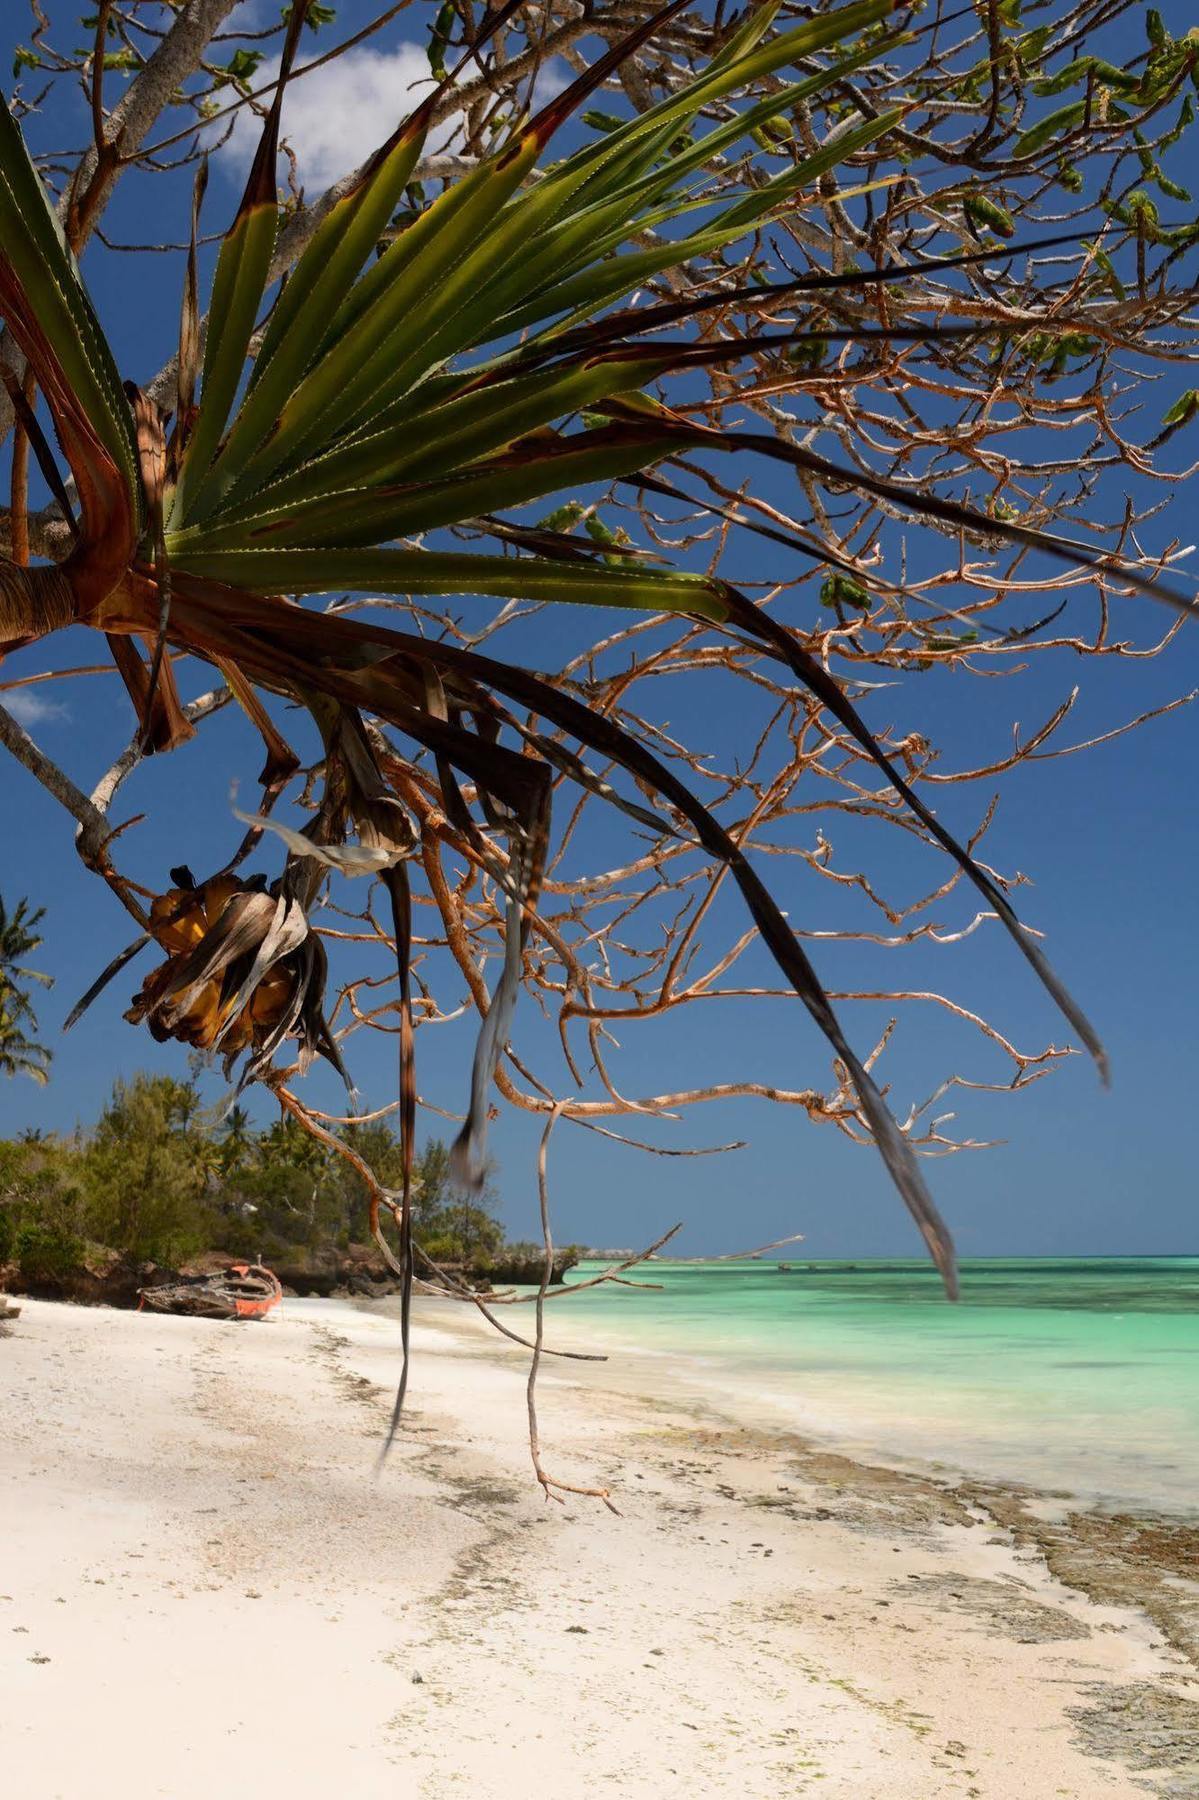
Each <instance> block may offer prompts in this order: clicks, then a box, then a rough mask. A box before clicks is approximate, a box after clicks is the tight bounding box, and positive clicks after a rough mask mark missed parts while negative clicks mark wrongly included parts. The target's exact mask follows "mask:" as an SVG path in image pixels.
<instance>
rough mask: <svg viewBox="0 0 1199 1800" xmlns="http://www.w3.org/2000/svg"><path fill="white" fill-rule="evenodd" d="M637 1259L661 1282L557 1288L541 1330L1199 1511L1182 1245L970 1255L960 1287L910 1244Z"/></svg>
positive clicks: (877, 1430) (915, 1445)
mask: <svg viewBox="0 0 1199 1800" xmlns="http://www.w3.org/2000/svg"><path fill="white" fill-rule="evenodd" d="M596 1268H598V1265H595V1266H592V1265H584V1266H582V1267H581V1268H579V1269H577V1270H575V1271H572V1275H571V1277H570V1279H571V1280H579V1279H581V1278H583V1277H585V1276H586V1275H587V1274H589V1273H593V1272H595V1269H596ZM634 1274H635V1275H637V1276H639V1277H641V1278H643V1279H647V1280H653V1281H655V1282H660V1283H661V1284H662V1291H661V1292H651V1291H644V1290H641V1291H634V1290H633V1289H630V1288H624V1287H614V1286H605V1287H602V1288H598V1289H593V1290H591V1291H590V1292H586V1293H580V1294H577V1295H575V1296H573V1297H571V1298H570V1299H561V1300H558V1301H556V1302H554V1303H553V1304H552V1305H551V1306H550V1307H549V1309H548V1316H549V1320H550V1322H551V1326H552V1335H551V1338H550V1341H553V1339H554V1338H556V1339H557V1341H559V1342H565V1341H567V1340H569V1342H570V1343H571V1344H572V1345H573V1344H574V1343H575V1342H576V1340H579V1341H581V1340H583V1339H586V1340H589V1341H591V1342H593V1343H594V1344H595V1347H596V1348H597V1349H603V1350H607V1351H608V1352H609V1353H610V1354H611V1355H612V1358H613V1367H614V1369H615V1370H618V1371H620V1370H626V1369H627V1368H628V1367H629V1366H630V1364H634V1365H636V1366H637V1367H639V1368H640V1369H641V1371H642V1373H643V1374H646V1375H648V1376H649V1377H650V1379H651V1380H652V1378H653V1371H654V1369H657V1371H658V1372H659V1374H660V1375H661V1377H662V1378H663V1379H664V1380H665V1382H666V1383H668V1384H669V1385H671V1386H673V1385H675V1384H677V1383H680V1382H681V1383H682V1384H683V1385H684V1386H685V1387H687V1389H688V1390H689V1391H690V1392H693V1393H706V1394H708V1395H709V1396H710V1397H711V1399H712V1400H713V1402H714V1404H716V1405H717V1406H721V1407H723V1408H725V1409H730V1408H731V1409H735V1410H736V1412H737V1413H738V1415H739V1416H742V1417H747V1416H750V1417H755V1418H760V1419H762V1420H763V1421H769V1422H772V1423H776V1424H777V1423H783V1424H789V1425H791V1426H793V1427H795V1428H796V1429H799V1430H805V1431H807V1432H809V1433H814V1434H817V1435H820V1436H823V1437H825V1438H828V1439H832V1440H836V1441H838V1442H840V1443H843V1444H845V1445H846V1446H847V1447H852V1448H856V1449H859V1450H861V1449H873V1450H876V1451H881V1452H883V1453H884V1454H887V1455H890V1456H894V1457H898V1458H901V1459H908V1458H914V1459H918V1460H920V1461H922V1462H929V1461H936V1462H940V1463H943V1464H947V1465H949V1466H950V1467H956V1468H964V1469H967V1470H970V1471H973V1472H977V1473H981V1474H986V1475H989V1476H993V1477H1000V1478H1004V1479H1009V1480H1019V1481H1027V1482H1031V1483H1033V1484H1035V1485H1037V1486H1040V1487H1047V1488H1050V1489H1054V1490H1059V1491H1067V1492H1070V1493H1074V1494H1079V1495H1084V1496H1087V1497H1096V1496H1097V1497H1101V1498H1103V1499H1105V1500H1107V1501H1109V1502H1112V1503H1117V1504H1125V1503H1129V1502H1131V1503H1134V1504H1137V1505H1142V1506H1157V1507H1168V1508H1170V1509H1171V1510H1174V1511H1185V1512H1188V1513H1190V1512H1194V1511H1199V1257H1155V1258H1149V1257H1144V1258H1129V1259H1126V1260H1125V1259H1119V1260H1117V1259H1114V1258H1094V1259H1085V1260H1065V1259H1054V1260H1049V1259H1045V1260H1036V1261H1006V1260H1005V1261H986V1262H981V1261H980V1262H967V1263H965V1264H964V1266H963V1270H962V1300H961V1302H960V1304H959V1305H957V1306H950V1305H948V1304H947V1303H946V1302H945V1301H944V1300H943V1299H942V1298H941V1294H940V1287H939V1284H938V1281H937V1278H936V1276H935V1275H934V1274H933V1273H932V1272H931V1270H930V1269H929V1268H928V1266H927V1265H926V1264H923V1263H917V1262H912V1263H906V1262H887V1263H881V1262H874V1263H871V1262H859V1263H856V1264H846V1263H808V1262H803V1261H800V1260H798V1259H796V1260H793V1261H792V1263H791V1267H790V1271H789V1272H783V1271H780V1270H779V1268H778V1267H777V1265H776V1263H775V1262H774V1261H763V1262H760V1263H749V1264H729V1263H725V1264H713V1263H708V1264H670V1263H655V1264H653V1265H651V1266H650V1267H649V1268H646V1269H643V1270H639V1271H634ZM622 1350H623V1351H626V1352H630V1353H636V1354H634V1355H632V1356H631V1357H630V1356H622V1355H621V1354H620V1353H621V1351H622ZM646 1357H648V1358H650V1359H652V1360H651V1361H650V1362H649V1363H646V1362H645V1361H644V1360H643V1359H645V1358H646ZM663 1359H664V1360H663Z"/></svg>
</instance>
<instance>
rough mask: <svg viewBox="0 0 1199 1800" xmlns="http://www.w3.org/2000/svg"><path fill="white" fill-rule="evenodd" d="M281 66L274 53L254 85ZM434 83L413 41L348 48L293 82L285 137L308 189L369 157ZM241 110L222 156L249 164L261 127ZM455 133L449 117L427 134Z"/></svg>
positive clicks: (436, 140) (436, 144) (440, 140)
mask: <svg viewBox="0 0 1199 1800" xmlns="http://www.w3.org/2000/svg"><path fill="white" fill-rule="evenodd" d="M278 67H279V65H278V61H277V60H274V61H272V62H264V63H263V64H262V65H261V66H260V68H259V69H258V71H257V73H256V75H255V77H254V86H255V87H261V86H262V85H263V83H264V82H267V81H270V80H271V78H272V76H274V75H275V74H276V73H277V71H278ZM431 86H432V81H431V77H430V74H429V61H428V58H427V57H426V55H425V53H424V51H423V50H418V49H417V47H416V46H415V45H414V44H401V45H400V46H399V47H398V48H397V49H395V50H392V51H385V50H369V49H362V50H350V51H347V53H346V54H345V55H344V56H339V57H338V58H337V60H336V62H331V63H326V64H325V65H324V67H323V68H320V69H315V70H314V71H313V73H312V74H311V75H305V76H304V77H303V79H302V80H299V81H294V82H292V83H291V84H290V85H289V87H288V90H287V96H286V98H285V100H284V102H283V136H284V137H285V138H286V139H287V141H288V143H289V145H290V146H291V149H292V151H293V153H294V155H295V157H296V161H297V163H298V164H299V171H300V180H301V181H302V182H303V184H304V186H305V188H306V189H307V190H308V192H309V194H310V195H313V194H316V193H319V192H321V191H322V190H323V189H324V188H327V187H328V186H329V185H330V183H331V182H334V181H337V180H338V178H339V177H340V176H342V175H348V174H350V172H351V171H352V170H353V169H357V168H358V167H359V166H360V165H361V164H362V163H364V162H365V161H366V160H367V158H368V157H369V156H370V155H371V153H372V152H373V151H375V150H377V149H378V148H379V145H380V144H383V143H386V141H387V139H388V138H389V137H390V136H391V134H392V132H393V131H394V130H395V128H396V126H397V125H398V124H399V123H400V120H401V119H405V118H407V116H408V114H409V113H410V112H412V111H413V110H414V109H415V108H416V107H417V106H419V104H420V102H421V101H422V100H423V99H424V98H425V96H426V95H427V94H428V93H429V92H430V90H431ZM236 117H237V123H236V125H235V127H234V130H233V132H232V134H231V136H230V138H229V141H228V144H227V145H226V147H225V155H226V157H227V158H228V159H229V160H230V161H231V162H236V163H237V164H238V165H239V167H240V168H245V167H246V166H247V165H248V163H249V162H250V160H251V158H252V156H253V154H254V150H255V147H256V145H257V143H258V137H259V134H260V132H261V130H262V126H261V123H260V122H259V120H258V119H257V118H256V117H255V115H254V114H253V113H252V112H251V111H250V110H249V109H248V108H243V110H242V111H241V112H240V113H238V114H237V116H236ZM452 132H453V122H452V121H449V122H447V124H446V126H443V127H442V128H441V131H440V133H439V134H435V135H434V136H433V137H431V138H430V141H429V148H430V149H431V150H436V149H441V148H443V147H444V145H445V143H446V142H447V140H448V138H449V137H450V136H451V135H452Z"/></svg>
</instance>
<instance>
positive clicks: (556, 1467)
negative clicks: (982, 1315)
mask: <svg viewBox="0 0 1199 1800" xmlns="http://www.w3.org/2000/svg"><path fill="white" fill-rule="evenodd" d="M527 1312H528V1309H522V1315H527ZM529 1323H530V1321H529V1319H528V1318H527V1316H522V1319H521V1327H520V1328H521V1329H522V1330H524V1329H525V1327H526V1325H527V1324H529ZM527 1364H528V1358H527V1353H526V1352H524V1351H523V1350H521V1349H519V1348H518V1347H517V1346H515V1345H511V1344H507V1343H505V1342H504V1340H502V1339H497V1338H496V1337H495V1336H494V1335H493V1334H492V1333H491V1332H490V1329H489V1328H488V1327H487V1326H486V1324H485V1323H484V1322H483V1321H482V1320H480V1319H478V1317H477V1315H474V1314H473V1312H470V1313H468V1312H467V1310H466V1309H455V1310H454V1311H453V1313H452V1314H451V1313H450V1311H449V1308H448V1306H447V1305H446V1303H438V1302H428V1303H421V1304H420V1305H419V1306H418V1308H417V1319H416V1327H415V1332H414V1373H413V1383H412V1388H411V1406H410V1412H409V1415H408V1417H407V1419H406V1421H405V1423H404V1425H403V1427H402V1431H401V1436H400V1439H399V1441H398V1443H397V1444H396V1447H395V1449H394V1451H393V1453H392V1456H391V1457H390V1458H389V1460H388V1462H387V1464H386V1465H385V1467H384V1469H383V1470H382V1472H381V1474H379V1475H378V1476H376V1474H375V1463H376V1460H377V1456H378V1450H379V1446H380V1443H381V1440H382V1435H383V1433H384V1431H385V1428H386V1421H387V1417H388V1413H389V1410H390V1405H391V1400H392V1394H393V1391H394V1382H395V1378H396V1375H397V1372H398V1332H397V1330H396V1326H395V1322H394V1320H392V1319H390V1318H388V1317H386V1316H385V1315H381V1314H380V1311H379V1309H378V1308H377V1307H374V1306H369V1305H368V1306H366V1307H354V1306H351V1305H348V1304H346V1303H342V1302H315V1303H309V1302H298V1303H285V1305H284V1308H283V1309H281V1314H280V1315H279V1316H277V1317H275V1318H273V1319H272V1320H270V1321H268V1322H266V1323H264V1324H261V1325H247V1326H229V1325H223V1324H218V1323H213V1322H210V1321H204V1320H193V1319H171V1318H152V1317H150V1316H149V1315H145V1314H142V1315H138V1314H128V1313H119V1312H112V1311H108V1310H107V1309H85V1308H76V1307H64V1306H60V1305H55V1304H52V1303H46V1302H41V1303H39V1302H28V1301H26V1302H23V1303H22V1315H21V1318H20V1321H19V1322H18V1324H17V1325H16V1327H15V1328H9V1331H8V1335H7V1336H6V1337H5V1339H4V1341H3V1342H0V1382H2V1383H3V1388H2V1392H3V1402H2V1405H3V1413H4V1419H3V1442H4V1445H5V1454H4V1468H3V1475H4V1479H3V1482H2V1483H0V1543H3V1545H4V1548H3V1550H2V1551H0V1558H2V1561H0V1596H2V1597H0V1656H2V1657H3V1659H4V1669H3V1674H2V1676H0V1692H2V1693H3V1695H4V1699H3V1701H2V1702H0V1705H2V1707H3V1718H2V1719H0V1727H2V1730H3V1743H4V1769H5V1773H6V1775H7V1776H8V1778H9V1780H10V1781H12V1782H13V1784H14V1791H19V1792H21V1793H22V1794H23V1795H24V1796H26V1800H52V1797H57V1796H59V1795H62V1796H66V1797H68V1800H75V1796H77V1795H79V1794H82V1793H87V1794H88V1795H99V1796H103V1795H106V1794H108V1793H112V1794H114V1795H115V1794H117V1793H120V1794H121V1795H123V1796H129V1795H133V1796H134V1797H135V1800H140V1796H142V1795H146V1796H149V1795H158V1794H162V1795H168V1796H171V1797H172V1800H191V1796H193V1795H195V1796H200V1795H208V1794H211V1793H212V1792H214V1791H228V1781H229V1778H230V1773H231V1772H235V1774H236V1781H235V1786H236V1790H237V1791H247V1792H248V1791H251V1789H252V1788H254V1787H256V1786H257V1785H258V1783H259V1782H264V1781H271V1780H275V1779H279V1778H283V1779H285V1780H286V1782H287V1785H288V1788H289V1790H290V1793H291V1794H292V1795H293V1796H298V1797H300V1800H303V1797H304V1796H306V1795H309V1794H311V1795H313V1796H315V1795H317V1794H318V1793H320V1794H322V1795H323V1794H325V1793H327V1792H328V1791H329V1788H330V1786H331V1785H332V1784H333V1783H336V1784H337V1787H338V1789H339V1791H341V1792H343V1793H346V1794H348V1795H351V1796H356V1795H363V1796H374V1795H376V1794H377V1795H380V1796H382V1795H384V1794H386V1795H389V1796H391V1795H396V1794H400V1795H403V1796H408V1795H413V1796H415V1797H417V1800H450V1797H451V1796H455V1795H457V1794H460V1793H467V1792H469V1793H470V1794H471V1795H472V1796H476V1797H477V1796H482V1797H483V1800H492V1797H493V1796H494V1797H495V1800H501V1797H506V1796H507V1795H509V1794H511V1793H514V1792H518V1791H523V1790H524V1788H526V1787H527V1786H528V1783H529V1780H530V1777H531V1773H532V1772H533V1771H535V1772H536V1778H537V1779H538V1781H539V1783H541V1784H543V1785H545V1786H546V1787H547V1788H549V1789H551V1790H552V1791H553V1792H554V1793H555V1795H556V1796H559V1797H565V1800H574V1797H575V1796H578V1797H579V1800H582V1797H583V1796H584V1795H587V1796H590V1795H591V1793H592V1790H593V1789H594V1788H595V1786H596V1784H597V1783H601V1782H602V1783H603V1789H602V1790H601V1791H603V1790H607V1791H611V1792H613V1793H615V1794H618V1795H628V1796H635V1797H636V1800H651V1797H653V1800H657V1796H659V1795H672V1794H676V1793H677V1794H679V1795H682V1794H683V1793H686V1794H688V1795H689V1796H690V1795H698V1796H721V1797H723V1796H725V1795H728V1796H730V1800H731V1796H733V1795H738V1796H744V1795H749V1796H751V1800H757V1797H758V1796H761V1800H766V1797H767V1796H771V1800H773V1796H775V1795H777V1794H792V1793H796V1794H802V1793H806V1792H808V1791H809V1790H810V1791H811V1792H812V1793H813V1794H820V1795H823V1796H837V1797H843V1800H870V1797H872V1796H874V1795H876V1794H877V1795H879V1796H882V1795H884V1794H885V1795H886V1796H888V1800H892V1797H894V1800H941V1797H942V1796H945V1797H948V1796H951V1795H952V1796H971V1795H974V1796H981V1797H984V1800H1009V1797H1011V1800H1015V1797H1016V1796H1017V1795H1019V1796H1026V1795H1033V1796H1038V1795H1041V1794H1044V1795H1047V1796H1048V1795H1064V1796H1078V1800H1091V1796H1106V1795H1128V1796H1134V1795H1142V1794H1145V1793H1150V1794H1152V1793H1157V1794H1160V1795H1162V1796H1163V1797H1165V1796H1169V1797H1170V1800H1175V1797H1177V1796H1184V1795H1199V1705H1197V1704H1196V1699H1197V1696H1199V1679H1197V1676H1196V1661H1195V1634H1194V1631H1193V1624H1194V1612H1193V1608H1194V1605H1195V1594H1194V1592H1192V1591H1190V1589H1191V1588H1193V1586H1194V1584H1193V1583H1188V1581H1187V1579H1186V1577H1185V1575H1180V1574H1179V1573H1178V1570H1179V1569H1180V1568H1183V1569H1185V1568H1186V1567H1187V1566H1189V1565H1188V1563H1187V1558H1188V1557H1191V1556H1193V1551H1194V1545H1193V1541H1192V1539H1193V1527H1191V1526H1188V1525H1187V1524H1186V1523H1185V1522H1183V1521H1172V1520H1170V1519H1169V1518H1165V1517H1163V1518H1154V1519H1150V1518H1148V1517H1145V1518H1141V1519H1132V1518H1131V1517H1127V1516H1126V1517H1123V1518H1120V1519H1113V1518H1112V1517H1111V1516H1106V1517H1103V1516H1100V1515H1096V1514H1094V1513H1093V1512H1092V1513H1084V1511H1081V1510H1079V1509H1073V1508H1071V1507H1070V1506H1069V1505H1064V1504H1063V1503H1062V1502H1060V1501H1058V1502H1053V1501H1050V1500H1047V1499H1046V1497H1045V1496H1044V1495H1040V1494H1038V1493H1036V1492H1035V1491H1034V1490H1032V1489H1028V1490H1024V1491H1021V1490H1019V1489H1018V1488H1016V1487H1014V1486H1008V1487H1005V1488H1000V1487H997V1486H995V1485H993V1484H984V1483H979V1482H973V1481H968V1480H964V1479H962V1478H956V1479H947V1478H945V1477H944V1476H943V1475H941V1474H940V1473H937V1472H933V1471H929V1472H927V1473H921V1472H919V1471H915V1470H898V1469H895V1468H888V1467H883V1466H881V1465H872V1464H871V1463H869V1462H867V1461H860V1460H855V1459H851V1458H849V1457H847V1456H844V1455H842V1454H840V1453H839V1452H837V1451H835V1450H832V1449H829V1448H827V1447H820V1446H818V1445H814V1444H811V1443H808V1442H806V1441H804V1440H801V1439H799V1438H796V1437H794V1436H793V1435H790V1434H786V1433H782V1432H776V1431H770V1430H766V1429H763V1428H762V1427H761V1426H759V1425H753V1426H748V1425H744V1424H739V1423H738V1422H737V1421H735V1420H732V1419H729V1418H727V1417H722V1416H720V1415H719V1414H718V1412H717V1411H715V1410H714V1409H704V1410H702V1411H699V1410H697V1409H696V1407H695V1406H693V1405H684V1404H682V1402H681V1400H680V1398H679V1397H678V1396H676V1395H672V1394H670V1393H669V1392H668V1391H666V1390H665V1388H664V1389H663V1390H662V1391H660V1392H658V1393H656V1394H654V1393H649V1394H641V1395H637V1394H633V1393H630V1392H627V1391H624V1390H623V1389H620V1390H618V1389H617V1388H615V1387H614V1386H612V1385H611V1384H610V1383H605V1381H604V1380H603V1379H602V1377H600V1378H597V1377H596V1376H595V1374H594V1373H593V1372H592V1373H581V1371H588V1369H589V1366H588V1365H583V1364H573V1363H564V1362H562V1361H561V1360H559V1359H553V1360H552V1361H549V1362H547V1364H545V1365H543V1376H542V1380H541V1382H540V1386H539V1396H540V1397H539V1411H540V1418H541V1436H542V1446H543V1454H544V1458H545V1463H546V1467H547V1469H548V1471H549V1473H550V1474H551V1475H552V1476H555V1477H557V1478H558V1479H560V1480H562V1481H565V1482H571V1483H577V1484H579V1485H583V1486H606V1487H609V1488H610V1489H611V1492H612V1498H613V1501H614V1503H615V1505H616V1506H617V1507H618V1508H619V1509H620V1516H619V1517H613V1516H612V1515H611V1514H610V1513H608V1512H607V1511H606V1510H605V1508H604V1507H603V1505H602V1503H600V1502H599V1501H597V1500H595V1499H589V1498H585V1497H582V1496H577V1495H573V1494H566V1495H565V1496H564V1500H565V1504H561V1505H555V1504H547V1503H546V1502H545V1501H544V1499H543V1497H542V1495H541V1492H540V1489H539V1488H538V1486H537V1484H536V1482H535V1480H534V1478H533V1473H532V1469H531V1465H530V1461H529V1453H528V1446H527V1441H526V1436H525V1433H526V1418H525V1410H524V1382H525V1376H526V1373H527ZM1088 1519H1090V1520H1091V1521H1092V1523H1090V1524H1088V1523H1087V1520H1088ZM1188 1533H1189V1534H1190V1536H1188Z"/></svg>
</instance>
